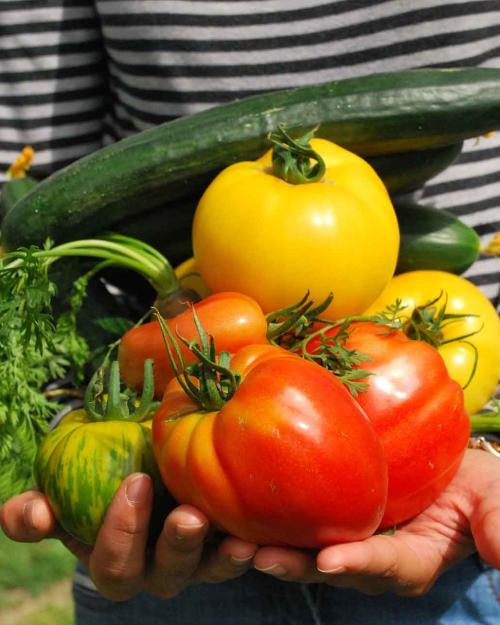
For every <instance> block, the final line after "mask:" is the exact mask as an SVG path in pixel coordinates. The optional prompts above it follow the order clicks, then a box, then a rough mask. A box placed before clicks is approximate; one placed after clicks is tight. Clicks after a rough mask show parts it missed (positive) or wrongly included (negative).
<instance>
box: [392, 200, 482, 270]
mask: <svg viewBox="0 0 500 625" xmlns="http://www.w3.org/2000/svg"><path fill="white" fill-rule="evenodd" d="M394 208H395V209H396V214H397V217H398V223H399V230H400V233H401V244H400V249H399V258H398V264H397V268H396V273H403V272H405V271H415V270H418V269H440V270H442V271H449V272H451V273H456V274H462V273H464V271H465V270H466V269H468V268H469V267H470V266H471V265H472V263H473V262H474V261H475V260H476V259H477V257H478V256H479V249H480V240H479V236H478V234H477V233H476V231H475V230H474V229H473V228H470V227H469V226H467V225H466V224H464V223H463V222H462V221H461V220H460V219H458V218H457V217H455V216H454V215H452V214H451V213H448V212H447V211H444V210H440V209H437V208H433V207H432V206H423V205H421V204H417V203H415V202H411V201H408V200H407V201H403V200H397V199H396V200H394Z"/></svg>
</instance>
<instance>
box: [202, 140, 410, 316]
mask: <svg viewBox="0 0 500 625" xmlns="http://www.w3.org/2000/svg"><path fill="white" fill-rule="evenodd" d="M310 145H311V147H312V148H313V149H314V150H315V151H316V152H318V153H319V154H320V155H321V157H322V158H323V160H324V162H325V165H326V170H325V173H324V175H323V177H322V178H321V180H319V181H318V182H308V183H303V184H291V183H289V182H286V181H285V180H283V179H282V178H280V177H279V176H278V175H275V174H274V173H273V170H272V153H271V151H269V152H267V153H266V154H265V155H264V156H262V157H261V158H260V159H258V160H256V161H251V162H240V163H236V164H234V165H231V166H229V167H227V168H226V169H225V170H223V171H222V172H221V173H220V174H219V175H218V176H217V177H216V178H215V179H214V180H213V181H212V183H211V184H210V185H209V186H208V188H207V189H206V191H205V193H204V194H203V196H202V198H201V199H200V202H199V204H198V207H197V209H196V213H195V217H194V223H193V248H194V256H195V259H196V263H197V265H198V267H199V269H200V272H201V276H202V278H203V281H204V282H205V283H206V285H207V287H208V288H209V290H210V291H211V292H219V291H231V290H233V291H238V292H240V293H245V294H247V295H250V296H251V297H253V298H254V299H256V300H257V301H258V303H259V304H260V305H261V307H262V308H263V310H264V311H265V312H270V311H272V310H277V309H279V308H282V307H285V306H289V305H290V304H293V303H294V302H297V301H298V300H300V299H301V298H302V297H303V296H304V295H305V293H306V292H307V291H309V292H310V296H311V298H312V299H314V300H315V302H317V303H319V302H320V301H321V300H323V299H325V298H326V297H327V296H328V294H329V293H330V292H333V294H334V299H333V303H332V304H331V305H330V307H329V308H328V310H327V311H326V313H324V315H323V316H325V317H327V318H332V319H335V318H339V317H344V316H346V315H351V314H357V313H360V312H361V311H363V310H364V309H365V308H366V307H367V306H369V305H370V304H371V302H372V301H373V300H374V299H375V298H376V297H377V296H378V295H379V293H380V292H381V291H382V289H383V288H384V287H385V285H386V284H387V283H388V282H389V280H390V279H391V277H392V275H393V273H394V268H395V266H396V261H397V256H398V247H399V230H398V224H397V219H396V216H395V213H394V209H393V206H392V204H391V200H390V198H389V195H388V193H387V191H386V189H385V187H384V185H383V183H382V181H381V180H380V179H379V177H378V176H377V174H376V173H375V171H374V170H373V169H372V168H371V166H370V165H368V163H366V162H365V161H364V160H363V159H361V158H360V157H358V156H357V155H355V154H353V153H351V152H349V151H347V150H345V149H343V148H341V147H339V146H338V145H336V144H334V143H331V142H329V141H326V140H323V139H312V140H311V141H310Z"/></svg>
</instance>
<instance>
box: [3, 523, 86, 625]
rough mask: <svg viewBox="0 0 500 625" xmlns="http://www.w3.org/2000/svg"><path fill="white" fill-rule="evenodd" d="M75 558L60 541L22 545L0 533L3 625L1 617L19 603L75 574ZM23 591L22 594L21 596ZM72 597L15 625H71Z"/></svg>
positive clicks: (35, 596) (36, 595)
mask: <svg viewBox="0 0 500 625" xmlns="http://www.w3.org/2000/svg"><path fill="white" fill-rule="evenodd" d="M74 566H75V558H74V556H73V555H72V554H70V553H69V551H67V549H66V548H65V547H63V545H62V544H61V543H60V542H59V541H57V540H44V541H42V542H41V543H33V544H21V543H15V542H13V541H11V540H9V539H8V538H7V537H6V536H4V535H3V533H2V532H1V531H0V625H2V613H4V614H7V612H8V611H9V609H15V606H16V603H19V602H20V601H21V599H20V597H22V598H23V599H22V601H23V603H25V602H26V601H27V600H28V601H29V598H30V597H31V598H37V597H39V596H40V595H41V594H42V593H43V592H44V591H46V590H48V589H50V588H51V587H52V586H54V585H55V584H57V583H58V582H60V581H61V580H63V579H65V578H69V577H70V576H71V575H72V573H73V570H74ZM20 591H21V592H20ZM72 623H73V606H72V600H71V596H68V597H67V598H66V601H65V602H64V605H62V606H61V605H57V606H56V605H50V604H48V605H44V607H43V608H42V609H37V611H36V613H34V614H30V615H29V616H27V617H26V618H24V617H23V618H21V619H20V620H19V621H16V624H15V625H46V624H47V625H49V624H50V625H72Z"/></svg>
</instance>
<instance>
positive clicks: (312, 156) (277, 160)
mask: <svg viewBox="0 0 500 625" xmlns="http://www.w3.org/2000/svg"><path fill="white" fill-rule="evenodd" d="M316 130H317V128H313V130H311V131H310V132H307V133H306V134H305V135H303V136H302V137H299V138H298V139H292V137H291V136H290V135H289V134H288V133H287V131H286V130H285V128H284V126H283V125H282V124H280V125H279V126H278V129H277V130H276V131H275V132H273V133H271V134H270V135H269V140H270V141H272V143H273V144H274V147H273V154H272V162H273V174H274V175H275V176H278V177H279V178H281V179H282V180H285V182H288V183H290V184H307V183H310V182H318V181H320V180H321V179H322V178H323V176H324V175H325V171H326V165H325V161H324V160H323V159H322V157H321V156H320V155H319V154H318V152H316V151H315V150H313V148H312V147H311V146H310V145H309V141H310V140H311V139H312V138H313V137H314V133H315V131H316ZM311 161H315V162H314V164H311Z"/></svg>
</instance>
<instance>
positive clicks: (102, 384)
mask: <svg viewBox="0 0 500 625" xmlns="http://www.w3.org/2000/svg"><path fill="white" fill-rule="evenodd" d="M153 398H154V378H153V361H152V360H151V359H148V360H146V362H145V363H144V386H143V390H142V396H141V399H140V402H139V406H137V397H136V394H135V392H134V391H132V390H130V389H125V391H123V392H122V391H121V384H120V369H119V365H118V362H117V361H113V362H112V363H111V364H110V365H109V366H108V363H107V361H105V362H104V363H103V365H102V366H101V367H99V369H97V371H96V372H95V373H94V375H93V376H92V378H91V380H90V382H89V385H88V386H87V390H86V391H85V397H84V406H85V411H86V412H87V414H88V415H89V416H90V417H91V418H92V419H94V421H134V422H139V421H143V420H144V419H146V418H147V417H148V415H149V414H150V413H151V411H152V410H154V409H155V407H156V405H157V402H154V401H153Z"/></svg>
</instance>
